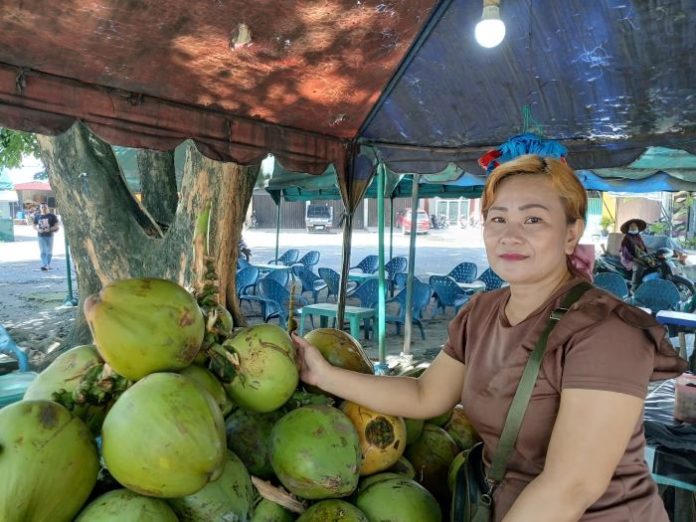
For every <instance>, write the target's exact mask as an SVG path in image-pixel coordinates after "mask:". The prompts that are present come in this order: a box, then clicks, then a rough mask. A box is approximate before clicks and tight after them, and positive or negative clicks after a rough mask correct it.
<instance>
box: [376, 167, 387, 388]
mask: <svg viewBox="0 0 696 522" xmlns="http://www.w3.org/2000/svg"><path fill="white" fill-rule="evenodd" d="M385 170H386V169H385V167H384V163H380V164H379V165H377V244H378V247H377V255H378V257H379V264H378V269H377V270H378V277H379V279H378V280H379V289H378V291H377V335H378V351H379V362H378V363H377V364H376V365H375V373H376V374H377V375H386V374H387V372H388V371H389V366H388V365H387V328H386V308H387V305H386V283H385V280H384V177H385Z"/></svg>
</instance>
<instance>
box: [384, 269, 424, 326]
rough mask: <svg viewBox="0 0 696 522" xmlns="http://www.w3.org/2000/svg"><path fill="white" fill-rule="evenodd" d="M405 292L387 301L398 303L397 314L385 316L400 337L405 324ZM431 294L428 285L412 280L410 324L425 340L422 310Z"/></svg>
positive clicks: (404, 290)
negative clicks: (415, 327)
mask: <svg viewBox="0 0 696 522" xmlns="http://www.w3.org/2000/svg"><path fill="white" fill-rule="evenodd" d="M406 292H407V290H406V289H405V288H404V289H403V290H402V291H401V292H399V293H398V294H396V295H395V296H394V297H392V298H391V299H389V300H388V301H387V303H398V305H399V312H398V313H397V314H396V315H387V316H386V321H387V322H388V323H394V324H396V334H397V335H401V325H402V324H404V323H405V322H406ZM432 295H433V293H432V290H431V289H430V285H426V284H425V283H421V282H420V281H419V280H418V279H415V278H414V279H413V302H412V303H411V309H412V312H411V313H412V317H411V322H412V323H413V324H415V325H416V326H418V328H419V329H420V333H421V337H422V338H423V340H425V330H423V323H422V322H421V320H422V318H423V310H425V309H426V308H427V307H428V303H430V298H431V297H432Z"/></svg>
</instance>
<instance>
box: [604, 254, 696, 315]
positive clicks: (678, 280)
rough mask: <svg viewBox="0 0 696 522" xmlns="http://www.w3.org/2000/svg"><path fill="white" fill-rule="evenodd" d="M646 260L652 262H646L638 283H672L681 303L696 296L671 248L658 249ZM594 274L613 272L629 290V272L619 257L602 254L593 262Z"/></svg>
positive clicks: (695, 291)
mask: <svg viewBox="0 0 696 522" xmlns="http://www.w3.org/2000/svg"><path fill="white" fill-rule="evenodd" d="M648 258H649V259H650V260H652V262H650V261H649V262H648V267H647V268H646V270H645V273H644V274H643V279H642V280H641V281H640V283H643V282H645V281H649V280H651V279H666V280H668V281H672V283H674V284H675V286H676V287H677V289H678V290H679V294H680V295H681V301H682V302H690V301H692V300H694V297H695V296H696V287H694V284H693V283H692V282H691V281H690V280H689V279H687V278H686V277H684V276H683V275H682V271H681V268H680V267H679V264H678V263H677V261H676V259H677V255H676V254H675V253H674V250H672V249H671V248H658V249H657V250H655V251H654V252H651V253H650V254H648ZM594 272H595V273H599V272H614V273H617V274H619V275H620V276H621V277H623V278H624V279H625V280H626V284H627V285H628V287H629V288H631V276H632V273H631V271H629V270H627V269H626V267H624V266H623V264H622V263H621V258H620V257H619V256H612V255H609V254H602V255H601V256H599V257H598V258H597V259H596V260H595V268H594Z"/></svg>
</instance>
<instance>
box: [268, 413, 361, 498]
mask: <svg viewBox="0 0 696 522" xmlns="http://www.w3.org/2000/svg"><path fill="white" fill-rule="evenodd" d="M360 458H361V455H360V441H359V439H358V433H357V432H356V430H355V427H354V426H353V424H352V423H351V421H350V420H349V419H348V417H346V416H345V415H344V414H343V412H341V411H340V410H338V409H336V408H334V407H332V406H324V405H311V406H304V407H302V408H298V409H296V410H293V411H291V412H290V413H288V414H287V415H285V416H284V417H283V418H282V419H280V420H279V421H278V422H277V423H276V425H275V426H274V427H273V431H272V432H271V465H272V466H273V470H274V471H275V473H276V475H277V477H278V479H280V481H281V483H282V484H283V486H285V487H286V488H287V489H288V490H289V491H290V492H291V493H294V494H295V495H298V496H300V497H303V498H306V499H310V500H318V499H324V498H337V497H343V496H346V495H350V494H351V493H352V492H353V490H354V489H355V487H356V486H357V484H358V476H359V475H358V472H359V470H360Z"/></svg>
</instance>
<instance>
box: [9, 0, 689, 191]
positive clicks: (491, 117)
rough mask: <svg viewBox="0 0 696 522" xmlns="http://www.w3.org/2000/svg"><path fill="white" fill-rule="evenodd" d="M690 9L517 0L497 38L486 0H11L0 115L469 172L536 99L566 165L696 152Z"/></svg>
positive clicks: (153, 137)
mask: <svg viewBox="0 0 696 522" xmlns="http://www.w3.org/2000/svg"><path fill="white" fill-rule="evenodd" d="M694 13H696V0H654V1H650V2H648V1H647V0H629V1H618V0H609V1H605V2H586V1H583V0H568V1H564V2H558V1H556V0H534V1H533V2H532V1H530V0H506V1H504V2H503V3H502V11H501V16H502V18H503V20H504V21H505V22H506V27H507V35H506V38H505V40H504V41H503V43H502V44H501V45H500V46H499V47H497V48H494V49H485V48H482V47H480V46H479V45H478V44H477V43H476V42H475V40H474V36H473V33H474V31H473V28H474V25H475V24H476V22H477V21H478V20H479V18H480V15H481V3H480V2H477V1H467V0H442V1H440V2H437V3H436V2H435V0H412V1H409V2H388V3H384V2H381V1H376V0H375V1H371V0H364V1H361V2H355V1H353V0H332V1H330V2H322V3H316V2H313V1H310V0H305V1H297V2H288V3H282V2H281V3H278V2H256V3H248V2H244V1H241V0H226V1H224V2H222V1H220V2H204V3H199V4H196V5H195V8H193V7H192V6H191V5H190V4H189V3H188V2H184V1H183V0H172V1H170V2H167V5H166V8H165V7H164V6H163V5H162V4H160V3H157V2H151V1H131V2H125V1H123V0H80V1H79V2H78V1H77V0H67V1H65V2H47V1H45V0H23V1H21V2H20V1H19V0H10V1H7V2H3V3H2V4H0V125H4V126H8V127H12V128H16V129H22V130H31V131H39V132H44V133H49V134H55V133H59V132H62V131H64V130H66V129H67V128H68V127H69V126H70V125H71V124H72V123H73V122H74V121H76V120H80V121H83V122H85V123H86V124H87V125H89V127H90V128H91V129H92V130H93V131H95V132H96V133H97V134H99V135H100V136H102V137H103V138H105V139H107V140H108V141H110V142H111V143H113V144H117V145H124V146H134V147H144V148H152V149H173V148H174V146H175V145H176V144H178V143H180V142H181V141H182V140H183V139H185V138H193V139H194V140H195V141H196V143H197V144H198V146H199V148H200V149H201V151H202V152H203V153H204V154H206V155H209V156H210V157H213V158H216V159H223V160H234V161H238V162H241V163H254V162H258V161H260V159H261V158H262V157H263V156H264V155H265V154H266V153H267V152H269V151H270V152H273V153H275V154H276V156H277V157H278V158H279V160H280V161H281V163H282V164H283V165H284V166H285V167H286V168H288V169H289V170H294V171H300V172H311V173H315V174H317V173H321V172H323V171H324V170H325V169H326V167H327V165H328V164H329V163H334V164H335V166H336V169H337V172H339V173H340V174H341V176H343V174H342V173H343V172H344V171H345V169H346V168H347V166H348V165H349V162H350V161H352V160H351V159H350V155H351V154H352V150H351V149H350V148H349V145H348V142H349V141H350V140H353V139H357V138H360V139H361V140H362V141H363V142H364V143H365V144H372V145H373V146H375V147H376V148H377V151H378V154H379V158H380V159H381V160H383V161H386V162H387V164H388V166H389V168H390V169H391V170H393V171H396V172H418V173H431V172H438V171H440V170H442V168H444V166H445V165H446V164H447V163H449V162H454V163H456V164H457V165H459V166H460V167H461V168H462V169H463V170H465V171H469V172H474V173H475V172H477V170H476V169H477V167H476V165H475V164H474V161H475V159H476V158H477V157H478V156H479V155H480V154H481V152H482V151H483V150H485V149H486V148H488V147H491V146H495V145H498V144H499V143H501V142H502V141H504V140H506V139H507V138H508V137H510V136H511V135H513V134H517V133H518V132H519V131H520V130H527V129H521V127H522V121H521V120H522V118H521V116H520V114H521V110H522V108H523V107H527V108H528V109H529V111H530V114H531V115H533V118H532V120H531V121H532V122H538V124H539V125H538V128H539V129H540V130H541V131H542V133H543V134H544V135H545V136H547V137H549V138H555V139H560V140H563V142H564V144H565V145H566V146H568V148H569V149H570V154H569V161H570V163H571V165H573V166H574V167H576V168H585V169H595V168H606V167H612V166H623V165H626V164H628V163H630V162H631V161H633V160H634V159H635V158H636V157H638V156H639V155H640V153H641V152H642V151H643V150H644V148H645V147H647V146H651V145H670V146H673V147H679V148H683V149H685V150H687V151H690V152H694V151H695V148H696V136H695V131H696V105H695V104H694V103H692V102H693V99H694V95H695V94H696V53H693V52H692V50H693V49H694V48H696V16H694ZM249 35H250V40H249V38H248V36H249ZM409 48H410V49H411V52H409V53H408V55H407V51H408V50H409ZM390 78H391V80H390ZM385 86H387V87H386V89H385ZM380 92H382V95H381V96H380ZM366 117H367V119H366ZM361 124H362V125H361ZM356 152H357V149H356ZM366 168H371V166H366ZM367 178H369V175H364V174H359V175H353V176H352V177H351V178H350V179H351V180H355V179H357V180H358V181H359V182H360V183H361V184H362V186H363V188H364V183H365V180H366V179H367ZM345 179H348V178H345ZM350 184H351V185H352V183H350ZM350 192H351V193H356V194H358V193H360V190H359V189H358V190H352V189H351V191H350ZM344 197H349V195H348V193H347V192H346V193H345V194H344Z"/></svg>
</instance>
